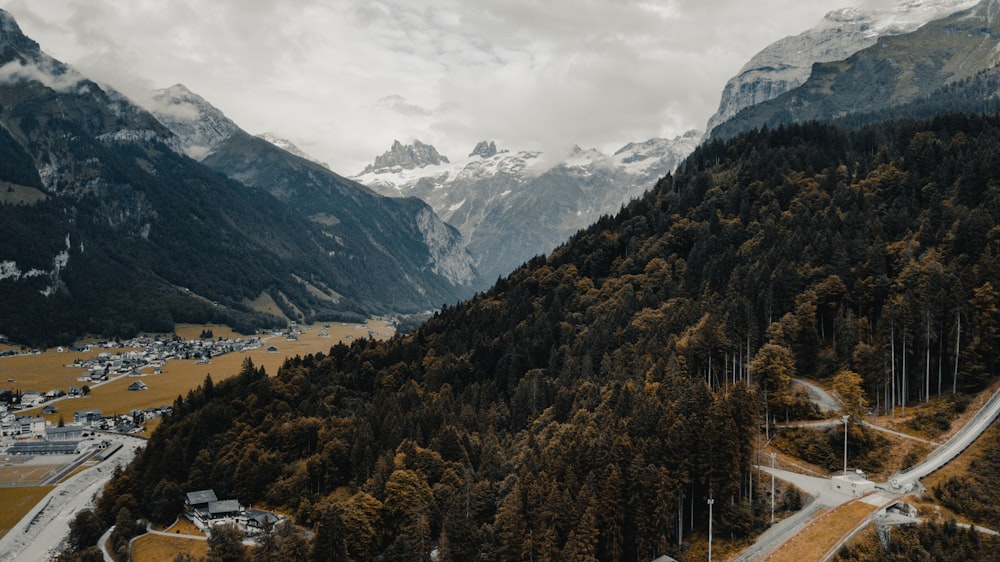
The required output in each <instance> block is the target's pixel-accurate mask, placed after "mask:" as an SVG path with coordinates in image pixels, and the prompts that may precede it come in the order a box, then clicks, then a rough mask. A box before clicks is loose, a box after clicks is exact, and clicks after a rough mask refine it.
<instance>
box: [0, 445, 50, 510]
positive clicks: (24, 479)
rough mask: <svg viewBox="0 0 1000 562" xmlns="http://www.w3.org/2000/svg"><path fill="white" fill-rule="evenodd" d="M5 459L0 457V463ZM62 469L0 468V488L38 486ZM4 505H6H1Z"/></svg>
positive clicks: (43, 467)
mask: <svg viewBox="0 0 1000 562" xmlns="http://www.w3.org/2000/svg"><path fill="white" fill-rule="evenodd" d="M6 459H7V457H6V456H5V455H0V463H3V462H6ZM60 468H62V466H61V465H51V464H46V465H34V464H32V465H23V464H21V465H13V466H0V488H5V487H7V486H38V485H40V484H41V483H42V482H43V481H44V480H45V478H46V477H48V476H49V475H50V474H53V473H54V472H55V471H57V470H59V469H60ZM3 505H6V504H3Z"/></svg>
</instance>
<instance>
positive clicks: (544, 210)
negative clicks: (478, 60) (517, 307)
mask: <svg viewBox="0 0 1000 562" xmlns="http://www.w3.org/2000/svg"><path fill="white" fill-rule="evenodd" d="M698 139H699V135H698V134H697V133H695V132H690V133H687V134H685V135H683V136H679V137H677V138H674V139H672V140H668V139H651V140H649V141H646V142H643V143H633V144H629V145H627V146H625V147H623V148H621V149H620V150H618V151H617V152H615V154H614V155H611V156H608V155H605V154H603V153H601V152H599V151H597V150H584V149H581V148H579V147H572V148H571V149H570V150H569V151H568V152H566V153H564V154H562V155H558V156H553V155H548V154H543V153H542V152H538V151H518V152H511V151H508V150H498V149H497V147H496V143H495V142H494V141H482V142H480V143H478V144H477V145H476V147H475V148H473V150H472V151H471V152H470V153H469V155H468V156H467V157H465V158H463V159H460V160H456V161H455V162H451V161H449V160H448V159H447V158H446V157H443V156H441V155H439V154H438V152H437V150H435V149H434V147H433V146H429V145H426V144H423V143H420V142H419V141H418V142H416V143H414V144H413V145H402V144H401V143H399V142H398V141H396V142H395V143H394V144H393V147H392V149H390V150H389V151H388V152H386V153H385V154H383V155H381V156H379V157H378V158H377V159H376V161H375V163H374V164H372V165H369V166H368V167H367V168H365V170H364V171H363V172H362V173H361V174H359V175H358V176H355V177H354V179H355V180H357V181H358V182H360V183H362V184H365V185H367V186H368V187H370V188H372V189H374V190H376V191H378V192H379V193H382V194H384V195H389V196H400V195H408V196H413V197H418V198H420V199H422V200H424V201H426V202H427V203H428V204H429V205H430V206H431V207H432V208H433V209H434V211H435V213H437V215H438V216H439V217H441V219H442V220H444V221H445V222H447V223H448V224H450V225H452V226H454V227H456V228H457V229H458V230H459V231H460V232H461V233H462V236H463V237H464V239H465V241H466V248H467V249H468V251H469V253H470V254H472V256H473V257H474V259H475V266H476V268H477V270H478V271H479V273H480V280H481V282H482V283H489V282H491V281H492V280H495V279H496V278H497V277H499V276H503V275H506V274H508V273H509V272H510V271H512V270H513V269H514V268H515V267H517V266H518V265H520V264H521V263H523V262H524V261H525V260H527V259H529V258H531V257H532V256H535V255H538V254H544V253H546V252H548V251H550V250H551V249H552V248H555V247H556V246H557V245H559V244H560V243H562V242H564V241H565V240H566V239H567V238H569V237H570V236H571V235H573V234H574V233H575V232H577V231H578V230H580V229H581V228H584V227H586V226H588V225H590V224H592V223H593V222H594V221H596V220H597V219H598V218H599V217H601V216H602V215H606V214H610V213H614V212H616V211H617V210H618V209H619V208H621V206H622V205H623V204H624V203H626V202H627V201H629V200H631V199H633V198H636V197H638V196H640V195H641V194H642V193H643V192H644V191H645V190H647V189H649V187H650V186H651V185H653V184H654V183H655V182H656V180H657V179H659V178H661V177H663V176H664V175H666V174H668V173H670V172H671V171H672V170H673V169H674V168H675V167H676V166H677V165H678V164H679V163H680V162H681V160H683V158H684V157H685V156H687V155H688V154H689V153H690V152H691V151H692V150H694V147H695V146H696V145H697V143H698Z"/></svg>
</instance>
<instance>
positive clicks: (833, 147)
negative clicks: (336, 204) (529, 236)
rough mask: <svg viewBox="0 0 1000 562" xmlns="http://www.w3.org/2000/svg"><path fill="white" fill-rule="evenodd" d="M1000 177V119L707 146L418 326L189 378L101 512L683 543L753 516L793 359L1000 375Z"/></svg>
mask: <svg viewBox="0 0 1000 562" xmlns="http://www.w3.org/2000/svg"><path fill="white" fill-rule="evenodd" d="M996 178H1000V118H995V117H989V118H984V117H969V116H963V115H949V116H943V117H939V118H936V119H934V120H932V121H928V122H917V121H906V122H894V123H889V124H882V125H877V126H870V127H867V128H864V129H861V130H856V131H847V130H844V129H839V128H835V127H832V126H827V125H820V124H804V125H794V126H788V127H781V128H778V129H777V130H773V131H770V132H754V133H749V134H746V135H743V136H740V137H737V138H735V139H734V140H731V141H728V142H720V141H715V142H712V143H710V144H707V145H705V146H703V147H702V148H700V149H698V150H697V151H696V152H695V153H694V154H693V155H692V156H691V157H690V158H689V159H688V160H687V162H686V164H685V165H683V166H682V167H681V168H680V169H679V170H678V172H677V173H676V174H675V175H674V176H672V177H667V178H664V179H663V180H662V181H660V182H659V183H658V184H657V185H656V186H655V188H654V189H652V190H651V191H650V192H649V193H648V194H647V195H646V196H645V197H643V198H642V199H641V200H638V201H635V202H633V203H632V204H630V205H628V207H627V208H625V209H624V210H623V211H622V212H621V213H620V214H619V215H618V216H616V217H614V218H611V217H605V218H603V219H602V220H600V221H599V222H598V223H597V224H595V225H594V226H593V227H591V228H589V229H587V230H586V231H582V232H580V233H579V234H578V235H576V236H575V237H574V238H573V239H572V240H570V241H569V242H568V243H567V244H565V245H563V246H561V247H560V248H558V249H557V250H556V251H554V252H553V253H552V254H551V255H550V256H548V257H538V258H536V259H533V260H532V261H531V262H529V263H527V264H525V265H524V266H523V267H521V268H520V269H518V270H517V271H515V272H513V273H512V274H511V275H510V276H508V277H506V278H504V279H502V280H500V281H499V282H498V283H497V284H496V285H495V286H494V287H493V288H491V289H490V290H488V291H486V292H484V293H482V294H479V295H477V296H476V297H474V298H472V299H471V300H469V301H468V302H465V303H462V304H460V305H457V306H454V307H447V308H445V309H443V310H441V311H440V312H439V313H438V314H436V315H435V316H434V318H433V319H431V320H430V321H429V322H428V323H427V324H425V325H424V326H423V327H422V328H421V329H419V330H417V331H416V332H415V333H413V334H411V335H407V336H400V337H397V338H395V339H393V340H391V341H389V342H375V341H358V342H355V343H354V344H353V345H352V346H350V347H347V346H344V345H338V346H336V347H334V348H332V349H331V350H330V353H329V354H320V355H316V356H308V357H304V358H296V359H294V360H291V361H289V362H287V363H286V364H285V366H284V367H283V368H282V369H281V371H280V372H279V373H278V374H277V376H275V377H273V378H271V377H268V376H267V374H266V373H264V372H263V371H261V370H260V369H257V368H255V367H253V366H252V365H250V364H246V365H245V368H244V369H243V372H242V373H241V374H240V375H239V376H238V377H233V378H231V379H228V380H226V381H223V382H221V383H218V384H214V385H213V384H211V381H206V384H205V385H203V386H202V387H201V388H199V389H197V390H196V391H193V392H191V393H189V394H188V395H187V396H186V397H178V399H177V401H176V403H175V404H174V414H173V415H172V416H170V417H169V418H167V419H166V420H165V421H164V422H163V425H162V426H161V427H160V429H159V430H157V432H156V433H155V434H154V435H153V437H152V438H151V439H150V442H149V446H148V447H147V448H146V450H144V451H143V452H142V454H141V455H140V456H139V457H138V458H137V460H136V461H135V462H134V463H133V464H132V465H131V466H130V467H129V469H128V470H127V471H126V472H125V473H123V474H121V475H119V476H118V477H117V478H116V479H115V480H114V481H113V482H112V484H111V485H110V486H109V487H108V488H107V489H106V491H105V493H104V495H103V496H102V498H101V501H100V502H99V506H98V510H97V514H98V516H99V517H100V518H101V519H102V520H103V521H105V522H109V523H110V522H112V521H114V519H115V517H116V515H117V514H119V513H121V512H122V511H121V510H122V509H123V508H127V509H128V510H129V512H130V513H132V514H135V513H142V514H144V515H145V516H148V517H150V518H152V519H153V520H155V521H168V520H172V519H173V518H174V517H175V516H176V514H177V513H178V511H179V509H180V505H181V501H182V495H183V492H186V491H191V490H199V489H204V488H214V489H215V490H216V491H217V493H218V494H219V497H235V498H239V500H240V501H241V502H243V503H245V504H254V505H262V504H263V505H269V506H272V507H274V508H276V509H279V510H282V511H285V512H287V513H290V514H292V515H293V516H294V518H295V521H296V522H297V523H299V524H300V525H302V526H303V527H306V528H309V529H313V530H315V534H314V535H313V536H312V538H311V539H310V540H311V549H312V551H311V552H312V554H311V555H312V557H313V559H314V560H341V559H355V560H374V559H376V558H379V559H384V560H427V559H428V556H429V553H430V551H431V549H432V548H433V547H435V546H436V547H437V548H438V549H439V551H440V553H441V555H442V557H443V558H441V559H443V560H496V561H499V560H651V559H653V558H655V557H656V556H659V555H660V554H670V555H673V556H677V557H683V549H684V546H683V544H684V543H685V542H686V541H688V540H689V539H690V538H691V536H692V533H696V534H699V535H702V534H704V532H705V530H706V527H707V525H708V517H707V509H708V506H707V504H706V499H708V498H715V499H716V502H715V504H714V512H713V513H714V523H713V525H714V527H713V529H714V533H716V537H717V538H719V537H724V538H726V539H730V538H740V537H746V536H749V535H752V534H754V533H757V532H759V531H760V530H762V529H763V527H764V526H765V521H766V519H765V509H764V504H763V502H764V501H766V500H765V498H763V497H762V496H761V494H760V492H759V490H760V488H759V487H758V486H757V484H756V483H752V480H751V478H752V474H753V471H752V470H751V465H752V463H753V462H754V460H753V455H754V447H755V443H756V432H757V427H758V424H762V416H763V414H764V412H765V411H766V412H769V413H771V414H775V413H777V414H778V415H780V416H781V417H782V418H784V417H786V416H788V417H794V416H795V415H796V413H797V412H800V411H805V410H807V408H806V407H805V406H804V404H803V403H802V400H801V398H800V397H798V396H797V395H796V394H795V393H794V392H793V391H792V389H791V388H792V387H791V384H790V377H791V376H793V375H795V374H801V375H806V376H811V377H817V378H821V379H822V378H825V377H831V376H833V375H835V374H837V373H838V372H840V371H841V370H845V369H849V370H852V371H854V372H856V373H858V374H859V375H860V376H861V379H862V381H863V387H864V390H865V392H866V393H867V398H868V400H869V401H870V403H871V404H873V405H876V406H877V407H878V408H879V409H880V410H884V409H885V408H886V407H887V403H890V404H891V403H904V402H909V403H914V402H917V401H921V400H924V399H926V398H928V397H929V396H931V395H937V394H939V393H950V392H952V391H953V389H954V391H956V392H960V393H961V392H967V391H974V390H976V389H979V388H981V387H982V386H983V385H984V384H985V383H986V382H988V380H989V379H990V378H991V377H992V376H994V373H995V370H996V367H997V360H998V357H997V351H998V350H1000V346H998V344H1000V341H998V338H1000V326H998V324H997V322H998V320H1000V317H998V314H997V312H998V305H1000V302H998V299H1000V295H998V292H997V290H998V288H1000V262H998V259H997V256H998V252H1000V227H996V226H995V225H997V224H998V223H1000V185H998V183H997V179H996ZM956 350H957V352H958V354H957V356H956ZM890 358H893V359H894V361H895V363H890ZM956 369H957V370H956ZM852 454H853V453H852ZM751 487H752V489H751ZM751 493H752V494H753V495H752V498H753V501H751ZM754 502H756V503H754ZM692 525H693V528H692ZM679 535H680V536H679ZM267 548H278V547H277V546H274V545H271V546H269V547H267ZM258 554H261V556H262V558H264V559H267V556H274V559H280V554H279V553H271V552H270V551H261V552H259V553H258Z"/></svg>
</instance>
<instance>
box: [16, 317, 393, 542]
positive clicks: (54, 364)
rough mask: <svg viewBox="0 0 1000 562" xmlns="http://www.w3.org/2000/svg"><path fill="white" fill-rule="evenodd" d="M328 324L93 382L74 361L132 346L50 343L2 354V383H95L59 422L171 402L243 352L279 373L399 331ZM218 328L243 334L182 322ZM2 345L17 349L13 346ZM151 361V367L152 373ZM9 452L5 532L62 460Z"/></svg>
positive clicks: (181, 328)
mask: <svg viewBox="0 0 1000 562" xmlns="http://www.w3.org/2000/svg"><path fill="white" fill-rule="evenodd" d="M328 326H329V329H327V330H325V332H326V334H327V335H325V336H323V335H320V334H321V333H322V332H324V330H322V329H321V327H320V326H302V327H300V328H299V329H300V330H302V333H301V334H299V336H298V339H297V340H289V339H286V338H285V337H284V336H264V337H263V338H262V339H263V345H262V346H261V348H260V349H256V350H253V351H249V352H244V353H229V354H226V355H221V356H219V357H215V358H213V359H212V361H211V363H209V364H207V365H196V364H195V360H194V359H190V360H171V361H168V362H167V363H166V365H165V366H164V367H163V373H162V374H159V375H153V374H147V375H146V376H143V377H131V376H121V377H116V378H113V379H112V380H110V381H108V382H106V383H100V384H96V385H94V384H90V383H84V382H81V381H79V380H78V378H79V377H81V376H83V375H84V374H85V373H86V369H82V368H79V367H73V363H74V361H76V360H77V359H88V358H90V357H95V356H97V355H98V354H99V353H101V352H102V351H109V352H111V353H120V352H123V351H126V350H127V348H119V349H112V350H105V349H93V350H91V351H89V352H86V353H77V352H70V351H64V352H60V351H57V350H54V349H53V350H48V351H45V352H43V353H37V354H32V355H16V356H11V357H0V390H3V389H9V390H20V391H22V392H24V391H27V390H37V391H40V392H47V391H49V390H53V389H60V390H62V391H64V392H65V391H66V389H67V388H68V387H70V386H83V385H84V384H87V385H88V386H90V387H91V391H90V394H88V395H87V396H84V397H82V398H63V399H60V400H58V401H55V402H50V403H51V404H53V405H55V406H56V408H57V412H56V413H55V414H50V415H45V416H43V417H45V418H46V419H47V420H48V421H50V422H52V423H56V422H58V421H59V418H60V417H62V418H63V419H64V421H66V422H67V423H68V422H71V421H72V420H73V412H75V411H78V410H86V409H91V408H96V409H100V410H101V412H103V413H104V415H110V414H115V413H128V412H129V411H131V410H133V409H146V408H148V407H155V406H162V405H171V404H173V402H174V399H176V398H177V396H184V395H186V394H187V392H188V391H189V390H191V389H193V388H195V387H197V386H198V385H200V384H202V382H204V380H205V376H206V375H212V380H214V381H220V380H222V379H225V378H228V377H230V376H232V375H235V374H236V373H238V372H239V370H240V367H241V366H242V365H243V361H244V359H246V358H247V357H249V358H250V359H251V360H253V362H254V364H255V365H258V366H263V367H264V368H265V370H266V371H267V372H268V374H271V375H274V374H275V373H277V371H278V368H279V367H280V366H281V364H282V363H283V362H284V360H285V357H294V356H296V355H306V354H309V353H316V352H323V353H326V352H328V351H329V349H330V347H331V346H333V345H334V344H336V343H337V342H338V341H343V342H345V343H350V342H351V341H352V340H353V339H356V338H364V337H367V336H368V332H369V330H372V331H374V332H376V334H377V335H376V336H375V337H377V338H388V337H390V336H391V335H392V334H393V329H392V327H391V326H389V325H387V324H386V323H385V322H381V321H374V320H373V321H370V322H369V323H368V324H367V325H363V326H362V325H359V324H346V325H345V324H340V323H330V324H328ZM206 329H210V330H212V335H213V336H214V337H215V338H220V337H222V338H227V339H236V338H240V337H246V336H241V335H239V334H236V333H234V332H233V331H232V330H230V329H229V328H228V327H226V326H215V325H209V326H203V325H197V326H195V325H178V326H177V329H176V333H177V335H178V336H180V337H181V338H184V339H197V338H198V336H199V335H200V334H201V333H202V331H203V330H206ZM268 347H275V348H277V350H278V351H277V352H276V353H268V352H267V348H268ZM3 349H17V348H12V347H10V346H6V347H4V348H3ZM151 371H152V370H151V369H144V370H143V372H144V373H151ZM137 380H141V381H143V382H144V383H146V385H147V387H148V390H137V391H129V390H127V388H128V385H130V384H132V383H133V382H135V381H137ZM40 411H41V408H33V409H31V410H23V411H21V412H18V414H19V415H36V416H37V415H40V414H39V412H40ZM159 421H160V420H159V419H155V420H153V421H152V422H150V424H149V427H147V430H149V431H150V432H151V431H152V430H153V429H155V427H156V426H158V425H159ZM9 462H10V460H9V459H8V458H7V457H6V455H3V454H0V464H2V465H3V466H0V505H2V506H4V509H3V510H0V511H2V513H0V536H3V535H4V534H5V533H6V532H7V531H8V530H10V528H11V527H13V525H14V524H15V523H17V522H18V521H19V520H20V519H21V517H23V516H24V514H26V513H28V511H29V510H30V509H31V508H32V507H33V506H34V505H35V504H36V503H38V501H39V500H41V499H42V498H43V497H45V494H47V493H48V492H49V491H50V490H51V489H52V487H51V486H38V484H39V483H41V482H42V481H43V480H44V479H45V477H46V476H48V475H49V474H50V473H51V472H52V471H53V470H57V469H59V468H61V467H59V466H52V465H44V466H41V465H38V466H36V465H8V463H9ZM207 548H208V546H207V543H205V542H204V541H193V540H190V539H183V538H180V537H178V538H173V537H156V538H146V539H140V540H138V541H136V543H135V552H134V555H133V559H134V560H139V561H143V560H166V559H170V558H171V557H172V556H173V554H176V553H177V552H189V553H190V554H192V555H193V556H195V557H198V556H204V555H205V554H207V552H208V550H207ZM164 552H169V553H171V554H170V557H168V558H163V557H162V556H163V553H164Z"/></svg>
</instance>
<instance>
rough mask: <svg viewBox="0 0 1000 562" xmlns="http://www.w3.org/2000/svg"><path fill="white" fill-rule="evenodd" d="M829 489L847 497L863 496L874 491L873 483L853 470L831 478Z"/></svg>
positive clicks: (859, 472) (861, 473)
mask: <svg viewBox="0 0 1000 562" xmlns="http://www.w3.org/2000/svg"><path fill="white" fill-rule="evenodd" d="M830 489H831V490H833V491H835V492H840V493H841V494H847V495H849V496H863V495H865V494H867V493H868V492H874V491H875V483H874V482H872V481H871V480H869V479H868V476H867V475H866V474H865V473H864V472H862V471H860V470H855V471H854V472H848V473H847V474H838V475H836V476H833V477H831V478H830Z"/></svg>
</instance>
